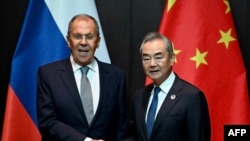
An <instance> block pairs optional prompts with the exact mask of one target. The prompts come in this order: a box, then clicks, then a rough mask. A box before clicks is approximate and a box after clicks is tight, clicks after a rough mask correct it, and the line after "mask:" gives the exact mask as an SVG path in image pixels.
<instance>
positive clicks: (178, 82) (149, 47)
mask: <svg viewBox="0 0 250 141" xmlns="http://www.w3.org/2000/svg"><path fill="white" fill-rule="evenodd" d="M140 52H141V55H142V64H143V68H144V71H145V73H146V75H147V76H148V77H149V78H151V79H152V80H153V83H152V84H149V85H147V86H146V87H145V88H141V89H138V90H137V91H136V92H135V95H134V97H133V101H132V110H131V111H132V112H131V113H132V116H131V121H130V123H131V124H132V125H131V126H132V127H133V128H132V129H134V130H133V131H132V137H133V138H130V139H128V140H134V141H209V140H210V118H209V111H208V105H207V101H206V97H205V95H204V94H203V92H202V91H201V90H199V89H198V88H197V87H195V86H194V85H192V84H190V83H188V82H186V81H185V80H183V79H181V78H180V77H178V75H177V74H176V73H174V72H173V71H172V65H173V64H174V61H175V54H174V52H173V48H172V43H171V42H170V40H169V39H167V38H166V37H165V36H163V35H161V34H159V33H154V32H153V33H148V34H147V35H146V36H145V38H144V40H143V42H142V44H141V47H140ZM183 71H185V70H183Z"/></svg>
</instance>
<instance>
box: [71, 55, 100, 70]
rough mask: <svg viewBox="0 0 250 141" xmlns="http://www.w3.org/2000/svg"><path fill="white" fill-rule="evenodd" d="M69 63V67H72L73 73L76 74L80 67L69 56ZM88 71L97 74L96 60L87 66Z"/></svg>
mask: <svg viewBox="0 0 250 141" xmlns="http://www.w3.org/2000/svg"><path fill="white" fill-rule="evenodd" d="M70 62H71V65H72V67H73V71H74V72H76V71H78V70H79V69H80V68H81V67H82V66H80V65H78V64H77V63H76V62H75V61H74V59H73V56H72V55H70ZM87 66H88V67H89V68H90V70H92V71H94V72H98V64H97V61H96V59H95V58H94V59H93V61H92V62H91V63H90V64H88V65H87Z"/></svg>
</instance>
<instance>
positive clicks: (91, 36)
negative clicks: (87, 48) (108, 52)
mask: <svg viewBox="0 0 250 141" xmlns="http://www.w3.org/2000/svg"><path fill="white" fill-rule="evenodd" d="M93 37H94V35H86V39H87V40H91V39H93Z"/></svg>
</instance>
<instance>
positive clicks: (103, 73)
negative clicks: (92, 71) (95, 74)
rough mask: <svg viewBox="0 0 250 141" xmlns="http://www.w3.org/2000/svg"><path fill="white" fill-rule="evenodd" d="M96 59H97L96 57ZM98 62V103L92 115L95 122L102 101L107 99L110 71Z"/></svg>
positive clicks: (100, 109) (102, 103)
mask: <svg viewBox="0 0 250 141" xmlns="http://www.w3.org/2000/svg"><path fill="white" fill-rule="evenodd" d="M96 60H97V59H96ZM97 63H98V67H99V79H100V92H99V93H100V97H99V104H98V107H97V110H96V113H95V115H94V118H93V120H92V123H94V122H95V120H96V119H97V117H98V115H99V113H100V111H102V108H104V107H103V106H102V105H104V102H105V101H107V98H108V96H106V94H108V93H109V92H108V91H110V90H108V89H107V88H108V85H109V79H110V75H111V74H110V72H109V71H108V69H107V68H106V67H105V66H104V65H103V64H102V62H99V61H98V60H97Z"/></svg>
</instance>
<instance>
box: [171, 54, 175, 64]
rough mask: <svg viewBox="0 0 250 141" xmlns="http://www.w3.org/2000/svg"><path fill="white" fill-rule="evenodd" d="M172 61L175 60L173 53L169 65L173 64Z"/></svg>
mask: <svg viewBox="0 0 250 141" xmlns="http://www.w3.org/2000/svg"><path fill="white" fill-rule="evenodd" d="M174 62H175V54H174V55H172V57H171V59H170V63H171V66H172V65H174Z"/></svg>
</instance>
